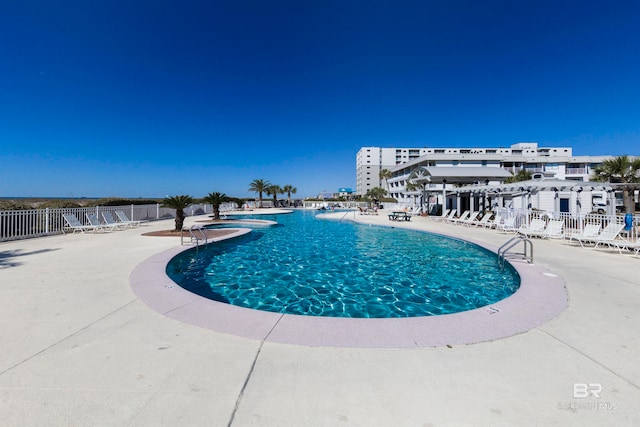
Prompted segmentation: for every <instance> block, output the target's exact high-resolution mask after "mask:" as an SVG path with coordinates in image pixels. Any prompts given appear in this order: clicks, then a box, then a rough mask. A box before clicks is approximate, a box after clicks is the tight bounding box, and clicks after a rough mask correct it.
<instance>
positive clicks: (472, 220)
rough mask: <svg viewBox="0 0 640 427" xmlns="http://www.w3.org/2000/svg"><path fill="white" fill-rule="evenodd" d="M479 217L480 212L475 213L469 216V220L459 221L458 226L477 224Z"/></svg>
mask: <svg viewBox="0 0 640 427" xmlns="http://www.w3.org/2000/svg"><path fill="white" fill-rule="evenodd" d="M478 215H480V211H475V212H473V213H472V214H470V215H469V218H467V219H463V220H460V221H457V222H456V224H462V225H466V226H469V225H472V224H473V223H474V222H475V220H476V218H478Z"/></svg>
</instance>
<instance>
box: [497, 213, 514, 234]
mask: <svg viewBox="0 0 640 427" xmlns="http://www.w3.org/2000/svg"><path fill="white" fill-rule="evenodd" d="M496 230H500V231H504V232H507V233H509V232H514V233H515V232H517V231H518V227H516V217H514V216H511V217H508V218H504V220H503V221H502V222H501V223H500V224H498V225H496Z"/></svg>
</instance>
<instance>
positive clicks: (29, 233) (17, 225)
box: [0, 204, 213, 242]
mask: <svg viewBox="0 0 640 427" xmlns="http://www.w3.org/2000/svg"><path fill="white" fill-rule="evenodd" d="M118 210H121V211H124V212H125V213H126V214H127V216H128V217H129V219H130V220H132V221H156V220H160V219H168V218H175V216H176V211H175V209H171V208H163V207H161V206H160V204H153V205H126V206H92V207H85V208H55V209H52V208H47V209H25V210H6V211H3V210H0V242H4V241H9V240H21V239H30V238H34V237H41V236H49V235H53V234H62V233H63V230H64V229H65V227H66V226H67V224H66V223H65V221H64V218H62V215H64V214H70V213H72V214H74V215H75V216H76V217H77V218H78V220H79V221H80V222H81V223H83V224H87V223H88V222H87V215H86V214H87V213H89V214H96V215H97V216H98V218H100V219H102V212H111V213H112V214H115V211H118ZM212 211H213V209H212V206H211V205H210V204H196V205H191V206H189V207H188V208H187V209H185V214H186V215H187V216H194V215H203V214H210V213H211V212H212Z"/></svg>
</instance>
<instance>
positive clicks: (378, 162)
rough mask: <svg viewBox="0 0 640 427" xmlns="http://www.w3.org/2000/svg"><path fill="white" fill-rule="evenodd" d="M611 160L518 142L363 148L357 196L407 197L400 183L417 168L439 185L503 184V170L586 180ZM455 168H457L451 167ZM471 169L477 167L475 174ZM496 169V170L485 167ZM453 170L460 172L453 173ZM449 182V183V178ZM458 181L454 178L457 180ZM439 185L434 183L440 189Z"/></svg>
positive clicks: (360, 152) (358, 156)
mask: <svg viewBox="0 0 640 427" xmlns="http://www.w3.org/2000/svg"><path fill="white" fill-rule="evenodd" d="M611 158H613V156H573V153H572V149H571V148H570V147H548V148H544V147H538V144H537V143H536V142H521V143H518V144H513V145H512V146H511V147H510V148H382V147H362V148H361V149H360V150H359V151H358V153H357V155H356V193H357V194H359V195H364V194H366V193H367V191H368V190H370V189H372V188H376V187H382V188H384V189H386V190H388V191H389V193H390V194H389V196H390V197H393V198H395V199H397V200H398V201H399V202H401V201H402V199H404V198H405V197H406V190H405V185H406V182H407V179H408V177H409V175H410V174H411V172H413V171H414V170H416V169H418V168H428V169H429V170H430V171H431V175H433V176H434V178H435V177H436V175H438V174H433V168H446V171H445V169H437V171H442V172H443V173H442V176H445V177H449V178H450V179H444V178H443V179H444V183H445V184H446V183H447V182H449V184H448V185H451V184H453V183H472V182H478V181H480V182H484V181H485V180H488V181H492V182H493V181H498V182H502V181H504V178H505V177H506V176H508V175H507V174H505V171H508V172H509V173H511V174H516V173H518V171H520V170H526V171H528V172H531V173H543V174H544V175H545V176H548V177H550V178H551V177H553V178H555V179H566V180H575V181H589V177H590V175H591V173H592V169H593V168H594V167H596V166H598V165H599V164H601V163H602V162H603V161H604V160H606V159H611ZM455 168H459V169H455ZM472 168H484V169H478V170H477V173H474V169H472ZM488 168H498V169H493V170H491V169H488ZM383 169H387V170H389V171H390V172H391V173H392V177H391V178H390V179H389V180H388V182H386V183H385V181H384V180H383V179H381V178H380V171H381V170H383ZM456 170H457V171H459V172H460V173H459V174H456ZM451 178H453V179H451ZM456 178H458V179H456ZM443 179H441V180H440V181H439V182H437V180H434V181H433V184H434V185H435V184H436V183H437V184H438V185H440V186H442V184H443Z"/></svg>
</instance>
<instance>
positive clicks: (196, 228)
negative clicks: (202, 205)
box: [180, 225, 208, 246]
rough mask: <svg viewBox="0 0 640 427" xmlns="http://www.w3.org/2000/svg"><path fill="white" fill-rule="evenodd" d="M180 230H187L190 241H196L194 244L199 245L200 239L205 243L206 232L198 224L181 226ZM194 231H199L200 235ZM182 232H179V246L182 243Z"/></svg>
mask: <svg viewBox="0 0 640 427" xmlns="http://www.w3.org/2000/svg"><path fill="white" fill-rule="evenodd" d="M182 231H183V232H184V231H188V232H189V237H190V242H191V243H193V242H194V241H195V242H196V246H200V240H204V244H205V245H206V244H207V243H208V242H207V232H206V231H205V230H204V228H202V227H200V226H199V225H192V226H191V227H189V228H183V229H182ZM196 231H199V232H200V236H198V235H197V234H196ZM183 239H184V233H182V232H181V233H180V246H182V245H183V244H184V241H183Z"/></svg>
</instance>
